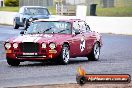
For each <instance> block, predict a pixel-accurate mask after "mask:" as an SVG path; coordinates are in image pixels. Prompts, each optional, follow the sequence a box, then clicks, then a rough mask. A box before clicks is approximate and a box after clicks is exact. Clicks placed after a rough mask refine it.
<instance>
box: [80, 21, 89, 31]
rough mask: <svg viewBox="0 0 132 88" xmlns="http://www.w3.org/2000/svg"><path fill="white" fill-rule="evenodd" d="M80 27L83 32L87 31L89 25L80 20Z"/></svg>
mask: <svg viewBox="0 0 132 88" xmlns="http://www.w3.org/2000/svg"><path fill="white" fill-rule="evenodd" d="M79 27H80V32H82V33H85V32H86V28H87V26H86V25H85V23H84V22H83V21H80V22H79Z"/></svg>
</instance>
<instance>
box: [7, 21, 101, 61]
mask: <svg viewBox="0 0 132 88" xmlns="http://www.w3.org/2000/svg"><path fill="white" fill-rule="evenodd" d="M61 21H66V22H70V23H73V22H74V21H81V20H79V19H75V20H74V19H71V20H61ZM82 37H83V38H84V39H85V41H86V43H85V49H84V50H83V51H82V52H81V50H80V40H81V38H82ZM30 38H31V39H32V38H35V39H34V40H32V42H37V43H39V52H38V55H46V57H44V58H17V55H22V54H23V52H20V48H19V47H18V48H17V49H14V48H13V46H12V47H11V48H10V49H9V50H12V53H6V57H7V58H10V59H20V60H23V61H25V60H28V61H30V60H35V61H37V60H45V59H51V57H49V55H50V54H49V50H51V49H50V48H49V47H48V45H49V43H50V42H54V43H56V46H57V47H56V48H55V50H56V51H57V53H55V54H52V58H53V59H54V58H57V57H58V56H59V55H60V53H61V49H62V45H63V44H64V43H65V42H66V43H68V44H69V47H70V57H78V56H86V55H87V54H88V53H90V52H91V50H92V48H93V45H94V43H95V42H97V41H98V42H100V46H101V45H102V40H101V35H100V34H99V33H96V32H87V33H83V34H78V35H74V34H32V35H31V34H27V35H23V36H18V37H16V38H12V39H9V40H8V41H6V42H10V43H11V44H13V43H14V42H16V43H18V44H19V43H21V42H23V41H26V42H28V40H29V41H30V42H31V40H30ZM36 39H37V40H36ZM43 42H44V43H46V44H47V48H46V49H42V48H41V44H42V43H43ZM15 50H17V52H14V51H15ZM42 50H46V53H45V54H44V53H42V52H41V51H42Z"/></svg>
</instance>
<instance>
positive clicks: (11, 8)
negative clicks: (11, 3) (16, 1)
mask: <svg viewBox="0 0 132 88" xmlns="http://www.w3.org/2000/svg"><path fill="white" fill-rule="evenodd" d="M18 10H19V7H0V11H9V12H18Z"/></svg>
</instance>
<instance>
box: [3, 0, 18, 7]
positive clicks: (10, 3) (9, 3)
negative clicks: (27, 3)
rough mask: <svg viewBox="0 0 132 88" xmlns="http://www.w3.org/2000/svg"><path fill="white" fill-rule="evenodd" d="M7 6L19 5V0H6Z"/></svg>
mask: <svg viewBox="0 0 132 88" xmlns="http://www.w3.org/2000/svg"><path fill="white" fill-rule="evenodd" d="M4 4H5V6H19V0H4Z"/></svg>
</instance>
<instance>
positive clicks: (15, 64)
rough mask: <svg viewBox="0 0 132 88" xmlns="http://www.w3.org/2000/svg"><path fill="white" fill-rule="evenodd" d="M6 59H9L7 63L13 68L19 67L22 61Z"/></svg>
mask: <svg viewBox="0 0 132 88" xmlns="http://www.w3.org/2000/svg"><path fill="white" fill-rule="evenodd" d="M6 59H7V63H8V64H9V65H11V66H19V64H20V61H18V60H13V59H10V58H6Z"/></svg>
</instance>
